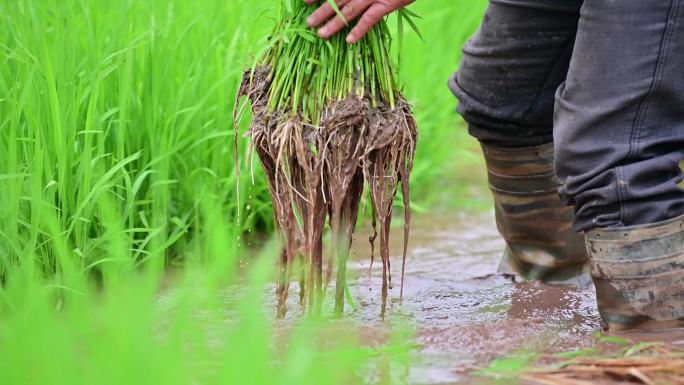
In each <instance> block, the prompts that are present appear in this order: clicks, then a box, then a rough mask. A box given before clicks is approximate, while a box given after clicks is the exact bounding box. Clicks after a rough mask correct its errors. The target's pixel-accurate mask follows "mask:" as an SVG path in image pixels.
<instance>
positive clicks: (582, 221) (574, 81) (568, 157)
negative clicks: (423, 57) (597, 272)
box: [449, 0, 684, 231]
mask: <svg viewBox="0 0 684 385" xmlns="http://www.w3.org/2000/svg"><path fill="white" fill-rule="evenodd" d="M449 87H450V88H451V90H452V92H453V93H454V94H455V95H456V97H457V98H458V100H459V102H460V103H459V107H458V111H459V113H460V114H461V115H462V116H463V117H464V119H465V120H466V122H467V123H468V125H469V130H470V133H471V134H472V135H473V136H475V137H476V138H477V139H479V140H480V141H482V142H484V143H489V144H494V145H499V146H508V147H527V146H534V145H537V144H543V143H548V142H550V141H554V142H555V149H556V174H557V176H558V177H559V179H560V181H561V183H562V187H561V188H560V194H561V197H562V198H563V200H564V202H566V203H567V204H569V205H574V206H575V211H576V216H575V229H576V230H578V231H584V230H590V229H593V228H604V227H624V226H631V225H640V224H647V223H654V222H658V221H661V220H665V219H669V218H673V217H676V216H679V215H681V214H684V190H683V189H682V188H680V187H679V186H678V184H679V182H680V181H681V180H682V171H681V170H680V167H679V163H680V161H681V160H682V159H683V158H684V0H585V1H579V0H492V1H491V2H490V5H489V8H488V10H487V12H486V14H485V16H484V20H483V22H482V25H481V27H480V29H479V30H478V31H477V33H476V34H475V35H474V36H473V37H472V39H471V40H470V41H469V42H468V43H467V45H466V46H465V47H464V49H463V59H462V62H461V65H460V68H459V70H458V72H457V73H456V74H455V75H454V76H453V77H452V78H451V79H450V81H449Z"/></svg>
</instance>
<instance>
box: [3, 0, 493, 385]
mask: <svg viewBox="0 0 684 385" xmlns="http://www.w3.org/2000/svg"><path fill="white" fill-rule="evenodd" d="M485 6H486V1H484V0H467V1H466V0H429V1H418V2H417V3H416V4H415V5H413V6H411V8H410V9H411V10H412V11H413V12H415V13H417V14H418V15H420V16H421V18H420V19H416V23H417V27H418V28H419V29H420V31H421V33H422V35H423V40H421V39H420V38H419V37H418V36H417V35H416V34H415V33H413V32H412V31H410V30H406V31H404V34H403V38H402V55H401V66H400V74H399V76H400V79H401V83H402V88H403V91H404V94H405V95H406V97H407V99H408V100H409V101H410V102H411V103H412V104H413V105H414V113H415V116H416V119H417V122H418V127H419V132H420V136H419V140H418V146H417V153H416V161H415V167H414V171H413V174H412V179H411V188H412V194H413V199H414V210H415V211H416V212H417V215H418V216H420V215H421V214H423V215H428V214H429V213H432V212H436V211H439V212H443V211H445V210H454V211H456V210H461V211H462V210H466V209H467V210H473V209H478V208H487V207H488V204H489V203H488V202H489V201H488V199H487V197H486V196H483V195H482V194H481V193H478V191H482V190H474V191H475V192H473V191H472V189H471V186H473V185H474V184H478V183H480V184H481V182H482V178H483V176H482V175H481V174H482V172H480V168H481V163H480V160H479V155H478V153H477V150H476V149H477V144H476V143H475V142H474V141H473V140H472V139H470V138H469V137H468V136H467V134H466V132H465V130H464V126H463V124H462V122H461V121H460V119H459V117H458V116H457V115H456V113H455V112H454V109H455V99H454V98H453V96H452V95H451V94H450V92H449V91H448V89H447V87H446V80H447V78H448V76H449V75H450V74H451V73H452V72H453V71H454V70H455V69H456V67H457V64H458V60H459V55H460V49H461V46H462V45H463V43H464V42H465V41H466V39H467V38H468V37H469V36H470V35H471V34H472V33H473V32H474V31H475V29H476V28H477V26H478V24H479V21H480V18H481V16H482V13H483V11H484V7H485ZM277 8H278V2H277V1H275V0H273V1H271V0H268V1H243V0H201V1H195V2H190V1H175V0H171V1H169V0H164V1H162V0H136V1H133V0H121V1H104V0H78V1H77V0H64V1H52V0H45V1H34V0H0V384H8V385H9V384H41V385H44V384H95V383H97V384H157V383H159V384H165V385H171V384H317V385H325V384H352V383H366V382H370V383H390V382H396V381H397V377H398V378H399V381H400V382H401V381H402V378H403V377H402V375H401V373H399V374H398V375H397V373H395V372H394V370H393V369H392V367H394V366H393V365H399V367H401V364H402V362H405V361H406V360H408V359H409V358H408V356H407V352H409V351H410V350H412V349H413V346H412V345H411V343H410V342H408V341H411V339H410V338H409V336H410V335H411V334H412V333H413V332H414V331H413V330H412V329H411V327H409V326H407V325H406V324H404V323H403V322H401V317H395V318H393V321H392V322H390V323H389V324H388V325H386V327H385V328H383V335H382V336H380V337H378V338H379V340H378V341H379V342H378V343H376V344H374V345H373V346H372V347H369V346H368V344H367V343H366V344H364V343H362V342H364V341H365V342H367V336H366V337H364V336H363V335H362V334H363V333H361V335H359V333H358V331H357V330H351V331H350V330H349V328H348V327H347V326H345V325H344V324H343V323H332V324H331V321H329V320H327V319H325V317H324V319H322V320H321V319H309V318H307V317H301V319H300V320H298V321H296V322H289V323H287V324H285V325H283V324H280V323H278V322H276V321H275V320H274V314H275V307H274V306H272V305H273V290H272V286H273V278H274V266H273V260H274V253H275V247H274V246H273V244H272V241H270V237H271V234H272V233H273V228H274V223H273V215H272V211H271V206H270V198H269V195H268V186H267V184H266V181H265V179H264V177H263V176H262V173H261V172H260V170H259V169H258V167H253V166H254V164H255V163H256V162H258V161H257V160H255V159H252V158H245V157H244V154H246V153H247V151H246V148H247V145H248V143H247V140H246V139H244V138H242V136H241V135H242V133H244V132H245V130H246V129H247V125H248V123H249V116H247V117H245V118H243V119H242V120H241V123H240V125H239V126H237V127H236V126H234V125H233V119H232V116H233V112H234V111H233V109H234V104H233V101H234V99H235V96H236V93H237V90H238V86H239V84H240V82H241V79H242V73H243V71H244V70H245V69H246V68H248V67H250V65H252V63H253V62H254V60H255V57H257V55H259V53H260V52H261V51H262V50H263V48H264V47H265V46H267V45H268V34H269V31H271V29H272V28H273V25H274V23H275V15H276V14H277V12H278V9H277ZM394 23H395V21H394V19H393V18H390V20H389V25H390V28H391V29H392V31H394V28H395V27H394V26H395V24H394ZM395 49H396V45H395ZM236 132H237V134H238V135H239V136H240V140H239V143H238V150H239V151H238V152H239V154H240V155H239V159H238V164H237V167H238V168H239V169H240V170H241V172H240V173H239V174H236V172H235V167H236V164H235V161H234V155H235V149H234V148H233V143H232V138H233V135H234V134H235V133H236ZM238 175H239V178H240V180H239V181H238V179H237V178H238ZM238 182H239V183H238ZM238 186H239V189H240V191H238V190H237V189H238ZM397 205H398V206H401V203H400V202H398V203H397ZM235 286H237V287H239V290H229V291H226V290H225V288H227V287H235ZM226 293H228V294H226ZM331 328H332V329H331ZM376 337H377V336H376ZM404 382H405V381H404Z"/></svg>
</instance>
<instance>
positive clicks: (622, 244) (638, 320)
mask: <svg viewBox="0 0 684 385" xmlns="http://www.w3.org/2000/svg"><path fill="white" fill-rule="evenodd" d="M587 251H588V253H589V259H590V261H591V265H592V276H593V278H594V285H595V286H596V298H597V301H598V308H599V313H601V317H602V318H603V321H604V322H605V323H606V324H607V326H608V328H609V329H611V330H613V331H625V330H636V329H640V330H654V329H655V330H657V329H670V328H681V327H684V216H681V217H678V218H675V219H671V220H668V221H665V222H660V223H655V224H650V225H643V226H633V227H623V228H611V229H598V230H592V231H589V232H587Z"/></svg>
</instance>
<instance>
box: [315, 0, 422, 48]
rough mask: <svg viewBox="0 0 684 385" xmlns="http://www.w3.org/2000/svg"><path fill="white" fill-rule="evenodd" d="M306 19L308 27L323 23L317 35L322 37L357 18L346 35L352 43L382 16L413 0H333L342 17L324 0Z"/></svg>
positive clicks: (325, 37) (328, 35)
mask: <svg viewBox="0 0 684 385" xmlns="http://www.w3.org/2000/svg"><path fill="white" fill-rule="evenodd" d="M324 1H325V4H322V5H321V6H320V7H318V9H317V10H316V11H314V13H313V14H311V16H309V18H308V19H306V22H307V24H309V27H311V28H316V27H318V26H320V25H323V24H325V25H324V26H323V27H322V28H320V29H319V30H318V35H319V36H320V37H322V38H323V39H327V38H329V37H330V36H333V35H334V34H336V33H338V32H340V30H342V28H344V27H345V26H346V25H347V24H346V23H345V20H346V21H347V22H350V21H352V20H355V19H357V18H358V19H359V21H358V22H357V23H356V25H355V26H354V28H353V29H352V30H351V32H350V33H349V35H348V36H347V43H350V44H353V43H356V42H357V41H359V40H361V38H362V37H364V36H365V35H366V34H367V33H368V31H370V29H371V28H373V26H374V25H375V24H377V23H378V22H379V21H380V20H382V18H383V17H385V16H386V15H388V14H390V13H392V12H393V11H396V10H397V9H399V8H403V7H405V6H407V5H409V4H411V3H413V2H414V1H415V0H335V2H336V4H337V6H338V7H339V9H340V13H341V14H342V15H343V16H344V19H342V18H341V17H340V16H339V15H338V14H337V13H336V12H335V10H334V9H333V7H332V6H331V5H330V3H328V2H327V1H326V0H324ZM304 2H305V3H307V4H308V5H313V4H315V3H316V2H317V0H304Z"/></svg>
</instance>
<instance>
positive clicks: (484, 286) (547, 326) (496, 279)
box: [164, 213, 684, 384]
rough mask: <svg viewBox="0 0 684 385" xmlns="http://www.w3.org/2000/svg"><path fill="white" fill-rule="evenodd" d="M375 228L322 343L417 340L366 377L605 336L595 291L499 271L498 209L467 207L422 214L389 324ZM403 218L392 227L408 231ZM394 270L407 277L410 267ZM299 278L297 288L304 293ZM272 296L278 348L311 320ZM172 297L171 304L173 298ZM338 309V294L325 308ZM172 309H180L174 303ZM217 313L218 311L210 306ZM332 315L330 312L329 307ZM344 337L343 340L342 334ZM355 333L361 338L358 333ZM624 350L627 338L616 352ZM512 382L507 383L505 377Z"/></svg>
mask: <svg viewBox="0 0 684 385" xmlns="http://www.w3.org/2000/svg"><path fill="white" fill-rule="evenodd" d="M368 230H369V229H367V228H366V229H363V230H361V231H358V232H357V235H356V236H357V238H358V239H357V240H356V242H355V246H354V248H353V249H352V252H351V260H350V264H349V270H348V273H349V277H348V284H349V287H350V291H351V295H352V297H353V300H354V303H355V306H356V309H355V310H349V311H347V312H346V313H345V315H344V316H343V318H342V319H341V320H339V321H337V322H334V323H332V324H331V325H329V326H327V327H326V329H325V330H323V331H321V335H320V343H318V345H317V346H318V347H319V348H320V349H321V350H323V351H335V350H336V349H339V348H340V346H339V345H338V342H339V336H354V337H356V340H350V341H357V342H360V343H362V345H363V346H364V347H370V348H376V349H383V347H387V346H392V344H393V343H395V341H396V340H393V337H392V334H393V333H394V332H395V331H396V327H397V326H406V327H408V328H409V329H410V330H409V332H410V333H409V335H410V337H409V340H408V341H401V344H402V345H406V344H408V345H410V346H413V345H415V347H412V348H410V349H408V353H407V354H408V357H404V358H403V359H401V360H395V359H392V358H390V359H386V358H383V356H382V355H380V356H379V357H378V358H377V359H374V360H371V361H370V362H369V364H368V367H364V368H359V372H360V373H361V374H360V376H361V377H362V378H363V382H365V383H371V384H373V383H381V382H383V381H385V382H386V381H387V380H388V379H389V380H391V383H399V384H455V383H466V384H480V383H483V384H486V383H489V382H487V381H488V380H487V379H482V378H479V377H474V376H473V375H472V371H473V370H475V369H477V368H482V367H486V366H487V365H489V363H490V362H491V360H493V359H496V358H502V357H508V356H515V355H528V354H531V353H533V354H537V355H540V356H541V355H544V354H552V353H558V352H566V351H576V350H579V349H582V348H585V347H595V344H596V337H595V333H596V332H597V331H600V330H601V324H600V320H599V315H598V312H597V311H596V308H595V296H594V291H593V289H586V290H577V289H567V288H557V287H551V286H547V285H543V284H540V283H534V282H515V280H514V279H512V277H508V276H502V275H499V274H497V273H496V271H497V265H498V262H499V258H500V256H501V250H502V247H503V241H502V240H501V238H500V237H499V235H498V233H497V231H496V226H495V223H494V215H493V213H480V214H477V213H476V214H473V213H464V214H454V215H444V216H434V215H431V216H417V217H416V218H415V220H414V222H413V227H412V233H411V242H410V245H409V248H408V253H407V264H406V276H405V281H406V282H405V285H404V291H405V292H404V297H403V301H400V290H401V289H400V285H398V283H400V282H395V286H394V287H393V288H391V289H388V291H389V294H388V305H387V306H388V307H387V313H386V317H385V321H384V322H383V321H381V320H380V317H379V311H380V309H379V302H380V301H381V298H380V297H379V296H378V295H377V294H378V293H379V292H380V291H381V290H382V284H381V282H380V280H379V279H378V277H380V276H381V275H382V266H373V268H372V269H370V274H371V275H370V276H369V262H368V257H369V254H370V247H369V245H368V242H364V241H365V240H366V236H367V235H366V234H367V231H368ZM402 231H403V226H402V225H401V224H400V223H399V224H396V225H395V227H393V228H392V229H391V232H394V233H395V235H396V234H397V233H398V234H401V232H402ZM393 239H394V241H393V242H390V243H389V253H390V254H391V255H392V256H398V255H401V253H402V251H403V240H402V239H401V236H399V237H394V238H393ZM392 269H393V270H394V271H393V272H394V273H395V275H396V276H397V277H398V276H399V272H400V269H401V266H399V265H396V266H393V267H392ZM243 289H244V286H242V285H233V286H231V287H228V288H226V289H225V290H223V291H222V292H221V293H220V297H221V298H223V299H224V303H223V305H222V306H221V308H220V309H216V310H215V311H219V312H221V314H222V316H223V317H225V319H226V324H227V325H231V324H232V323H234V322H236V318H237V317H236V316H235V313H234V310H231V309H234V308H235V301H237V299H238V298H240V297H241V293H242V291H243ZM297 289H298V287H297V283H293V290H297ZM264 290H265V292H264V297H265V298H267V299H270V301H271V302H269V303H267V304H266V305H267V306H265V308H264V311H263V313H264V317H271V318H272V322H273V325H274V327H275V329H274V331H275V338H274V341H273V343H274V345H275V346H276V347H277V346H279V345H282V346H286V345H287V341H288V336H290V335H291V331H292V328H293V326H294V325H296V324H298V322H299V321H301V320H302V319H303V318H304V317H305V316H306V314H305V311H304V309H303V306H302V305H300V304H299V303H298V299H297V298H296V297H291V298H289V299H288V301H289V302H288V307H289V308H290V311H289V312H288V313H287V315H286V317H285V319H277V318H276V317H275V313H274V311H273V309H275V308H276V307H277V298H276V297H275V296H274V295H273V286H272V285H269V286H268V287H267V288H264ZM173 297H174V295H173V293H168V294H167V295H166V296H165V297H164V301H171V300H172V298H173ZM322 305H323V307H324V309H326V310H329V309H332V308H333V307H334V300H333V298H331V296H328V297H327V298H326V301H325V302H324V303H323V304H322ZM169 306H171V305H169ZM206 311H211V310H206ZM328 314H330V313H328ZM608 335H609V336H615V337H620V338H627V339H630V340H635V341H667V342H669V343H674V344H676V345H681V346H684V331H668V332H660V333H654V332H652V333H612V334H608ZM335 337H337V338H335ZM350 338H351V337H350ZM621 348H624V345H621V344H617V345H616V346H615V349H621ZM503 383H506V382H503Z"/></svg>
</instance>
